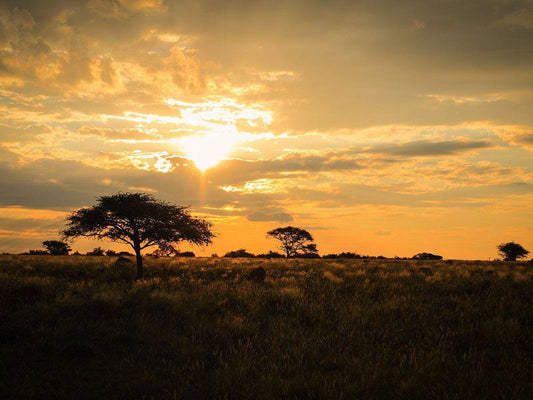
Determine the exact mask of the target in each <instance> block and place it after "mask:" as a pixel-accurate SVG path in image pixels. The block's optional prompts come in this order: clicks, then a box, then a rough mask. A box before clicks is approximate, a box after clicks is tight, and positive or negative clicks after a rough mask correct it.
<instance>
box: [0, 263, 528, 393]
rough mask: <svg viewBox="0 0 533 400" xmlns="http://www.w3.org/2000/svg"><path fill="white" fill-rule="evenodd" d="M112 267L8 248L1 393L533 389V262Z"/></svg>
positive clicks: (0, 306) (1, 297)
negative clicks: (254, 274)
mask: <svg viewBox="0 0 533 400" xmlns="http://www.w3.org/2000/svg"><path fill="white" fill-rule="evenodd" d="M115 260H116V257H90V256H65V257H62V256H1V257H0V397H1V398H4V399H7V398H24V399H33V398H35V399H38V398H55V399H59V398H76V399H98V398H106V399H113V398H131V399H133V398H135V399H207V398H220V399H236V398H255V399H267V398H268V399H274V398H286V399H308V398H331V399H354V398H365V399H373V398H409V399H427V398H433V399H464V398H475V399H488V398H501V399H504V398H509V399H511V398H513V399H514V398H524V399H526V398H531V396H532V395H533V307H532V304H533V264H532V263H531V262H497V261H494V262H488V261H483V262H481V261H477V262H476V261H455V260H445V261H422V260H420V261H415V260H380V259H370V260H366V259H357V260H347V259H346V260H343V259H337V260H312V259H293V260H290V259H289V260H278V259H276V260H258V259H226V258H194V259H191V258H188V259H186V258H157V259H156V258H147V259H146V260H145V267H146V279H144V280H142V281H137V282H135V281H134V276H135V271H134V266H133V264H132V265H128V264H116V263H115ZM258 266H262V267H263V268H264V269H265V270H266V279H265V280H264V281H263V282H254V281H251V280H249V279H248V276H249V273H250V271H251V270H252V269H254V268H256V267H258Z"/></svg>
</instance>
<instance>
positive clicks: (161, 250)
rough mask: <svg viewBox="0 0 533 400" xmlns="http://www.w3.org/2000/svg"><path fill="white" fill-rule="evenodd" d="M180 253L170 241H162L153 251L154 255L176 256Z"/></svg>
mask: <svg viewBox="0 0 533 400" xmlns="http://www.w3.org/2000/svg"><path fill="white" fill-rule="evenodd" d="M177 253H179V251H178V250H176V248H175V247H174V246H172V244H170V243H161V244H160V245H159V246H158V247H157V249H156V250H155V251H154V252H153V253H152V255H153V256H154V257H174V256H176V254H177Z"/></svg>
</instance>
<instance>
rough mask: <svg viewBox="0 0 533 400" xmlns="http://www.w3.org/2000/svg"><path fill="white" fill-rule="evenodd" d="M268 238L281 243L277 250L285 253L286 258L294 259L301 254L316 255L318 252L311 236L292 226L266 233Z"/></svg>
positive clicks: (303, 230)
mask: <svg viewBox="0 0 533 400" xmlns="http://www.w3.org/2000/svg"><path fill="white" fill-rule="evenodd" d="M267 235H268V236H271V237H273V238H274V239H277V240H279V241H280V242H281V244H280V246H279V249H280V250H282V251H283V252H284V253H285V256H286V257H287V258H289V257H296V256H298V255H301V254H317V253H318V250H317V248H316V245H315V244H314V243H311V242H312V241H313V236H311V234H310V233H309V232H307V231H306V230H305V229H302V228H296V227H294V226H286V227H285V228H276V229H273V230H271V231H269V232H267Z"/></svg>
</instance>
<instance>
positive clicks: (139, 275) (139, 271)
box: [133, 246, 143, 281]
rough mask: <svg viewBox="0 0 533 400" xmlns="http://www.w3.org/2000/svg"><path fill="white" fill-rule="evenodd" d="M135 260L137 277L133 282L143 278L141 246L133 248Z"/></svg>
mask: <svg viewBox="0 0 533 400" xmlns="http://www.w3.org/2000/svg"><path fill="white" fill-rule="evenodd" d="M133 249H134V250H135V258H136V260H137V276H136V277H135V280H136V281H138V280H140V279H142V278H143V257H142V256H141V246H134V248H133Z"/></svg>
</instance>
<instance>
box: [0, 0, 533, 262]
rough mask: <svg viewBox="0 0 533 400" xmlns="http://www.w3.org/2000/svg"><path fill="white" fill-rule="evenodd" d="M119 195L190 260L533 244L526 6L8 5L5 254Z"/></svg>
mask: <svg viewBox="0 0 533 400" xmlns="http://www.w3.org/2000/svg"><path fill="white" fill-rule="evenodd" d="M119 191H143V192H149V193H153V194H154V195H155V196H156V197H157V198H160V199H163V200H166V201H170V202H172V203H176V204H180V205H189V204H190V205H191V209H192V210H193V212H194V213H195V214H197V215H202V216H204V217H207V218H208V219H210V220H211V221H212V222H213V223H214V230H215V232H216V233H217V234H218V237H217V238H216V239H215V241H214V244H213V245H212V246H210V247H208V248H205V249H194V251H195V252H196V253H197V254H204V255H210V254H211V253H219V254H223V253H225V252H226V251H229V250H235V249H237V248H243V247H244V248H246V249H248V250H249V251H253V252H264V251H267V250H270V249H274V248H275V246H276V244H275V243H274V242H273V241H272V240H269V239H267V238H266V232H267V231H268V230H270V229H272V228H275V227H278V226H285V225H288V224H291V225H295V226H299V227H303V228H305V229H308V230H309V231H310V232H311V233H312V234H313V235H314V236H315V239H316V243H317V245H318V249H319V251H320V253H321V254H326V253H330V252H340V251H356V252H359V253H361V254H370V255H380V254H382V255H385V256H395V255H398V256H412V255H413V254H415V253H418V252H422V251H426V252H433V253H437V254H441V255H443V256H444V257H446V258H473V259H477V258H479V259H487V258H495V257H496V256H497V250H496V246H497V245H498V244H499V243H501V242H504V241H511V240H514V241H516V242H519V243H521V244H522V245H523V246H524V247H525V248H527V249H529V250H531V251H533V210H532V207H531V205H532V204H533V2H532V1H531V0H526V1H513V0H498V1H496V0H482V1H476V2H471V1H446V2H443V1H436V0H412V1H402V2H398V1H393V0H386V1H349V0H331V1H313V0H293V1H279V2H273V1H266V0H263V1H260V0H249V1H236V0H222V1H214V0H190V1H187V0H180V1H177V0H176V1H171V0H168V1H166V0H84V1H73V0H64V1H59V0H57V1H54V0H50V1H42V0H33V1H24V0H19V1H11V0H3V1H2V2H1V3H0V251H9V252H19V251H25V250H28V249H30V248H39V247H40V243H41V242H42V241H43V240H47V239H54V238H57V236H58V230H59V229H61V228H62V227H63V226H64V217H65V215H66V213H67V212H68V211H70V210H73V209H76V208H79V207H82V206H88V205H91V204H94V202H95V198H96V197H97V196H99V195H109V194H114V193H117V192H119ZM97 245H101V246H102V247H105V248H111V247H115V248H116V246H112V245H110V244H108V243H96V242H84V241H80V242H77V243H76V244H75V245H74V248H75V249H79V250H81V251H86V250H88V249H91V248H92V247H95V246H97ZM186 248H187V246H184V247H183V249H186Z"/></svg>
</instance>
